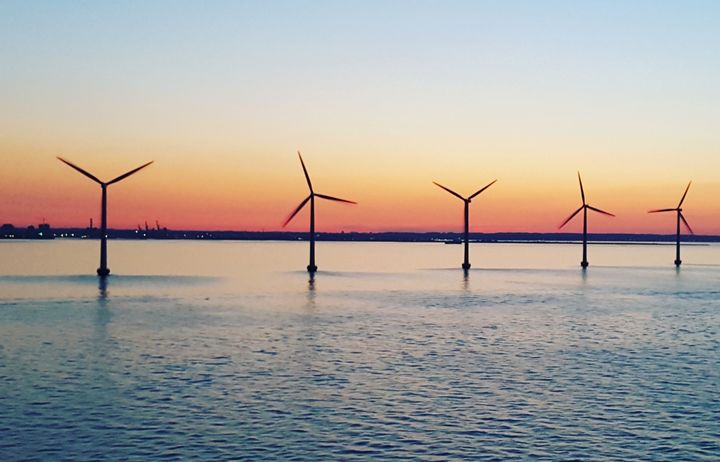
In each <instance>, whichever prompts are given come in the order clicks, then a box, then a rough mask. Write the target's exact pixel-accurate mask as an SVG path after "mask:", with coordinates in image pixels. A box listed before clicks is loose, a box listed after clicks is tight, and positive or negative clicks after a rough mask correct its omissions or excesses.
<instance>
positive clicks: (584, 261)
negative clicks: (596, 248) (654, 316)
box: [558, 172, 615, 268]
mask: <svg viewBox="0 0 720 462" xmlns="http://www.w3.org/2000/svg"><path fill="white" fill-rule="evenodd" d="M578 181H579V182H580V196H581V197H582V205H581V206H580V208H579V209H577V210H575V211H574V212H573V213H572V215H570V216H569V217H567V219H566V220H565V221H563V222H562V224H561V225H560V226H559V227H558V229H561V228H562V227H563V226H565V225H566V224H568V222H569V221H570V220H572V219H573V218H574V217H575V215H577V214H578V213H580V211H581V210H582V212H583V259H582V261H581V262H580V266H582V267H583V268H587V267H588V265H589V263H588V261H587V211H588V209H590V210H592V211H594V212H598V213H602V214H603V215H608V216H611V217H614V216H615V215H613V214H612V213H609V212H606V211H604V210H600V209H599V208H596V207H593V206H592V205H589V204H588V203H586V202H585V189H583V183H582V178H580V172H578Z"/></svg>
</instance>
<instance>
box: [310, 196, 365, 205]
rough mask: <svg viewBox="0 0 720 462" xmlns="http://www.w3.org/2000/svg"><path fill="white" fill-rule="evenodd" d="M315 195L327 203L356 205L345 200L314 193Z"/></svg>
mask: <svg viewBox="0 0 720 462" xmlns="http://www.w3.org/2000/svg"><path fill="white" fill-rule="evenodd" d="M315 195H316V196H317V197H322V198H323V199H327V200H329V201H337V202H345V203H346V204H357V202H353V201H349V200H347V199H340V198H339V197H332V196H326V195H325V194H318V193H315Z"/></svg>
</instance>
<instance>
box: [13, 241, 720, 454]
mask: <svg viewBox="0 0 720 462" xmlns="http://www.w3.org/2000/svg"><path fill="white" fill-rule="evenodd" d="M98 247H99V244H98V242H97V241H94V240H63V239H56V240H52V241H0V461H6V462H9V461H101V460H110V461H225V460H227V461H230V460H250V461H263V460H279V461H293V460H297V461H324V460H372V461H376V460H428V461H445V460H477V461H485V460H487V461H508V460H548V461H571V460H572V461H615V460H617V461H621V460H622V461H718V460H720V245H717V244H709V245H686V246H684V247H683V255H682V257H683V265H682V267H681V268H680V269H676V268H675V266H674V265H673V260H674V259H675V248H674V246H670V245H638V244H622V245H609V244H604V245H602V244H591V245H590V247H589V260H590V267H589V268H588V269H587V270H585V271H583V270H581V268H580V266H579V263H580V259H581V247H580V245H578V244H571V243H568V244H518V243H507V244H503V243H474V244H472V245H471V249H470V251H471V262H472V264H473V267H472V269H471V270H470V271H468V272H467V273H465V272H463V271H462V270H461V269H460V264H461V262H462V246H459V245H446V244H442V243H379V242H319V243H318V246H317V258H318V260H317V264H318V266H319V268H320V269H319V271H318V272H317V273H316V274H315V276H314V278H310V277H309V275H308V273H307V272H306V271H305V266H306V265H307V252H308V248H307V242H301V241H298V242H269V241H268V242H250V241H197V240H195V241H181V240H178V241H157V240H148V241H137V240H127V241H122V240H111V241H110V242H109V266H110V268H111V271H112V274H111V276H110V277H109V278H107V279H106V280H100V279H99V278H98V277H97V276H96V275H95V269H96V268H97V260H98V253H99V248H98Z"/></svg>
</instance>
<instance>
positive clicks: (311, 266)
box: [283, 151, 357, 274]
mask: <svg viewBox="0 0 720 462" xmlns="http://www.w3.org/2000/svg"><path fill="white" fill-rule="evenodd" d="M298 157H299V158H300V165H302V169H303V173H304V174H305V180H307V184H308V188H309V189H310V195H309V196H308V197H306V198H305V199H304V200H303V201H302V202H300V205H298V206H297V208H296V209H295V210H294V211H293V212H292V213H291V214H290V216H288V217H287V219H286V220H285V223H283V228H284V227H286V226H287V225H288V223H290V221H291V220H292V219H293V218H294V217H295V215H297V214H298V212H300V210H302V208H303V207H305V204H307V203H308V201H310V263H309V264H308V265H307V270H308V272H309V273H311V274H312V273H314V272H315V271H317V266H316V265H315V197H319V198H321V199H327V200H329V201H336V202H345V203H347V204H357V202H353V201H349V200H345V199H339V198H337V197H332V196H327V195H325V194H320V193H316V192H315V190H314V189H313V186H312V182H311V181H310V175H308V172H307V168H305V162H303V158H302V155H301V154H300V151H298Z"/></svg>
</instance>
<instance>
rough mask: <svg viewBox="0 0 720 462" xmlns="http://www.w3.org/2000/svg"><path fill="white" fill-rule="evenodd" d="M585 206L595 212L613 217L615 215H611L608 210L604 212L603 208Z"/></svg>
mask: <svg viewBox="0 0 720 462" xmlns="http://www.w3.org/2000/svg"><path fill="white" fill-rule="evenodd" d="M587 208H589V209H590V210H594V211H596V212H597V213H602V214H603V215H607V216H609V217H614V216H615V215H613V214H612V213H610V212H606V211H605V210H600V209H599V208H597V207H593V206H592V205H588V206H587Z"/></svg>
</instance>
